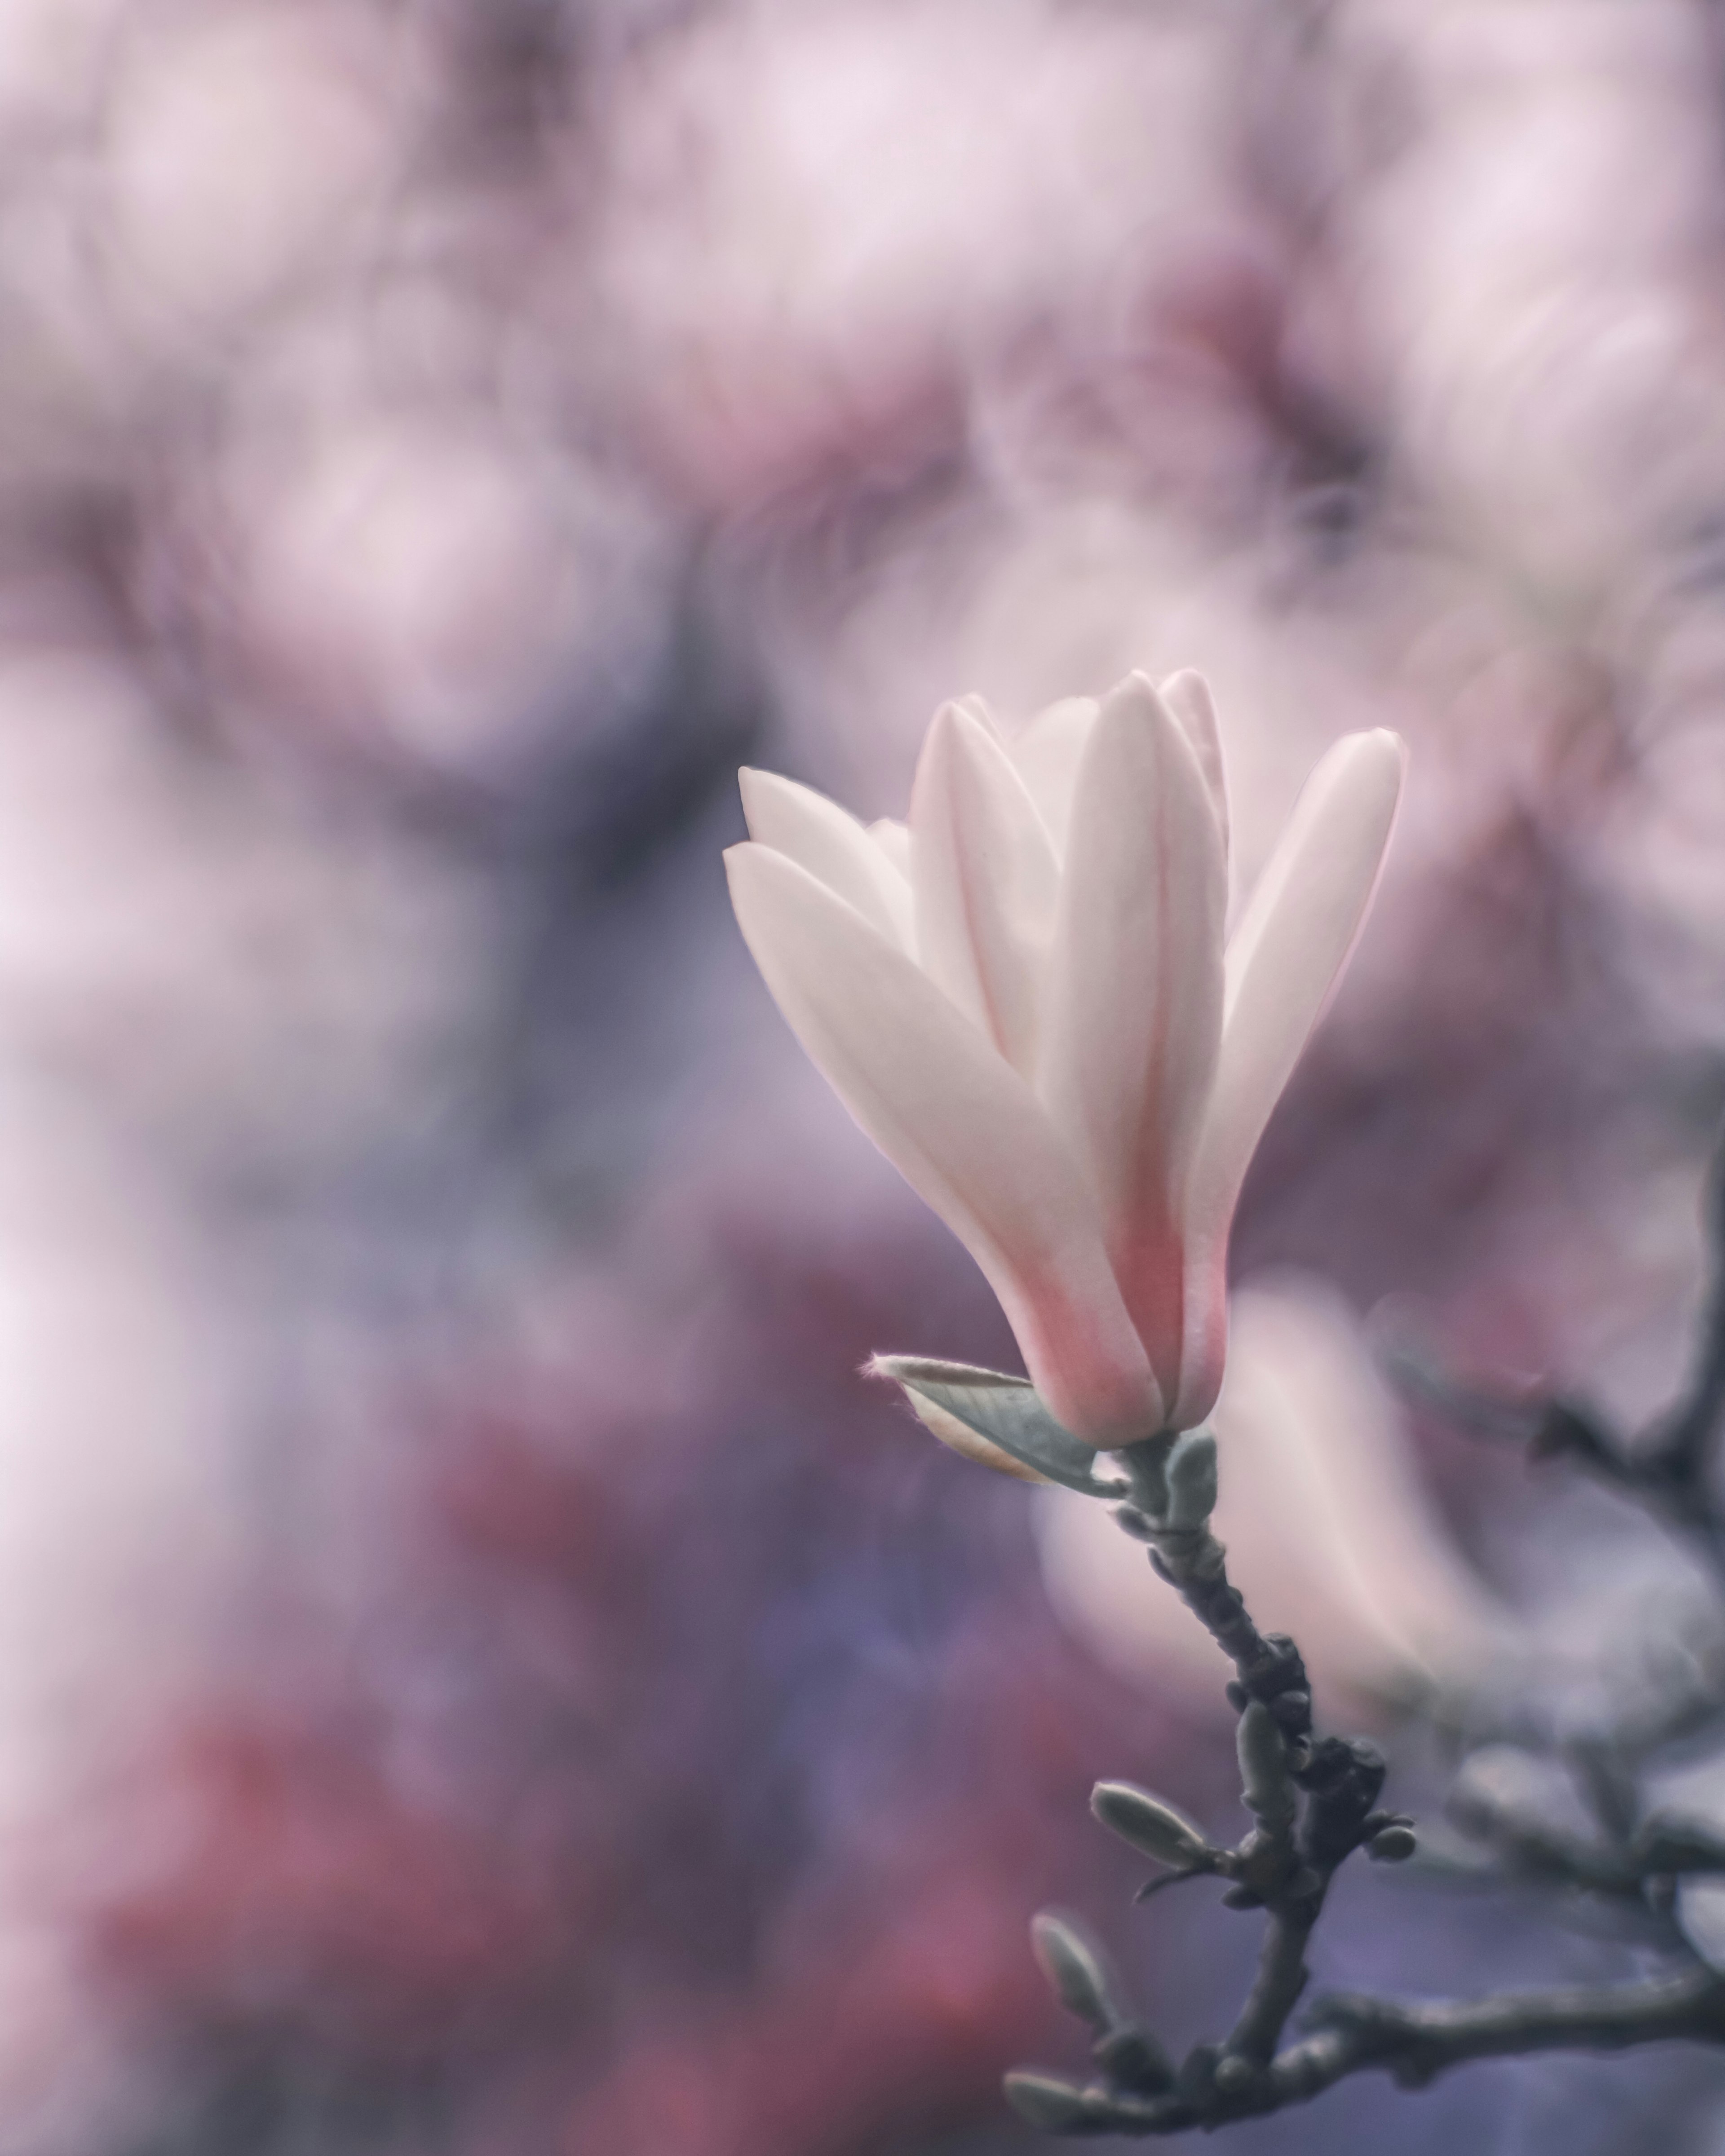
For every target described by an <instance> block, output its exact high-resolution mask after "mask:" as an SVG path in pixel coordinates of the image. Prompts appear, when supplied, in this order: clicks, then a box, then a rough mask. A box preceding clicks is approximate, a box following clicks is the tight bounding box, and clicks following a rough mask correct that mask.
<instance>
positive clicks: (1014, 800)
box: [911, 704, 1060, 1075]
mask: <svg viewBox="0 0 1725 2156" xmlns="http://www.w3.org/2000/svg"><path fill="white" fill-rule="evenodd" d="M911 888H912V890H913V891H914V892H915V894H916V950H917V956H918V957H919V958H920V959H921V960H922V965H923V968H924V969H925V971H926V972H927V973H929V974H930V976H931V977H932V978H933V979H934V980H936V981H937V982H938V983H940V985H941V987H942V988H944V989H945V990H946V992H947V994H948V995H949V996H951V998H952V1000H953V1002H954V1003H955V1004H957V1006H958V1008H959V1009H960V1010H962V1011H963V1012H965V1013H966V1014H968V1016H969V1017H971V1018H972V1019H974V1020H975V1022H976V1023H977V1024H978V1025H979V1026H980V1027H981V1028H982V1029H983V1031H984V1032H985V1033H986V1034H988V1038H989V1039H991V1040H992V1041H993V1043H994V1045H995V1046H996V1047H997V1048H999V1050H1000V1052H1001V1053H1002V1055H1004V1056H1005V1057H1006V1059H1007V1060H1008V1061H1009V1063H1011V1064H1012V1065H1013V1066H1014V1068H1015V1069H1016V1070H1020V1071H1023V1072H1024V1073H1026V1074H1027V1075H1028V1073H1029V1071H1030V1070H1032V1069H1033V1068H1034V1062H1035V1055H1036V1020H1037V1004H1038V1001H1039V997H1040V987H1041V977H1042V973H1043V970H1044V967H1045V963H1046V957H1047V951H1048V945H1049V942H1050V937H1052V935H1053V932H1054V917H1055V901H1056V899H1057V896H1058V895H1059V889H1060V870H1059V868H1058V866H1057V865H1056V864H1055V855H1054V849H1053V847H1052V846H1051V845H1050V843H1049V838H1048V833H1047V832H1046V831H1045V829H1044V828H1043V824H1042V819H1041V818H1040V816H1039V815H1038V814H1037V813H1036V808H1035V804H1034V803H1033V802H1032V800H1031V798H1030V796H1029V793H1027V792H1026V791H1025V788H1024V781H1023V780H1022V779H1021V778H1019V775H1018V773H1017V772H1016V771H1014V768H1013V766H1012V762H1011V760H1010V758H1009V757H1008V756H1007V753H1006V752H1005V750H1004V748H1002V747H1001V746H1000V744H999V742H998V741H997V740H996V739H995V737H994V736H993V734H992V733H991V732H989V731H988V728H987V727H986V726H983V723H982V722H981V721H980V720H978V718H977V716H976V715H975V713H974V712H973V711H968V710H967V709H966V708H965V707H964V706H962V705H957V704H947V705H946V706H943V707H942V709H941V710H940V711H938V712H937V713H936V715H935V721H934V724H933V725H932V726H931V727H930V728H929V731H928V739H927V742H926V743H925V744H924V746H923V750H922V760H921V761H920V762H919V763H918V764H917V766H916V785H915V787H914V788H913V789H912V791H911Z"/></svg>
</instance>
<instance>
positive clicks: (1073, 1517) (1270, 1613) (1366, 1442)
mask: <svg viewBox="0 0 1725 2156" xmlns="http://www.w3.org/2000/svg"><path fill="white" fill-rule="evenodd" d="M1233 1332H1234V1337H1233V1341H1232V1344H1231V1346H1230V1351H1229V1356H1228V1376H1227V1380H1226V1382H1225V1383H1224V1385H1223V1387H1222V1393H1221V1398H1220V1399H1219V1400H1218V1401H1217V1403H1216V1409H1215V1416H1214V1424H1213V1427H1214V1430H1215V1434H1216V1442H1217V1445H1218V1446H1219V1449H1220V1450H1221V1451H1222V1453H1223V1454H1224V1457H1225V1459H1226V1460H1227V1463H1228V1468H1229V1472H1228V1473H1227V1474H1226V1475H1224V1476H1223V1478H1222V1484H1221V1491H1220V1495H1219V1498H1218V1501H1217V1504H1216V1509H1215V1514H1214V1522H1213V1525H1214V1532H1215V1533H1216V1534H1217V1535H1218V1536H1219V1537H1220V1538H1221V1539H1222V1541H1223V1542H1224V1543H1225V1544H1226V1545H1227V1549H1228V1569H1229V1575H1230V1578H1232V1580H1233V1582H1234V1584H1235V1586H1236V1587H1238V1588H1239V1589H1240V1592H1241V1593H1242V1594H1244V1595H1245V1599H1246V1604H1247V1606H1248V1608H1249V1609H1250V1610H1251V1611H1252V1613H1253V1614H1254V1616H1255V1618H1256V1619H1257V1621H1258V1623H1259V1624H1260V1626H1262V1627H1263V1628H1264V1629H1265V1630H1274V1631H1284V1632H1288V1633H1291V1634H1292V1635H1293V1636H1294V1638H1296V1640H1298V1641H1299V1643H1300V1648H1301V1653H1302V1654H1303V1655H1304V1656H1305V1659H1306V1663H1307V1668H1308V1669H1309V1670H1310V1671H1311V1673H1312V1676H1313V1677H1314V1678H1315V1679H1316V1681H1317V1683H1318V1684H1319V1685H1320V1686H1322V1690H1323V1691H1324V1694H1325V1697H1327V1698H1328V1699H1329V1700H1330V1701H1331V1702H1332V1704H1337V1705H1338V1706H1339V1707H1344V1708H1345V1710H1346V1712H1348V1714H1349V1715H1351V1716H1356V1717H1362V1718H1363V1719H1365V1720H1367V1721H1373V1722H1381V1721H1382V1720H1383V1719H1384V1713H1385V1712H1386V1710H1387V1709H1390V1708H1394V1707H1406V1706H1407V1705H1409V1703H1410V1702H1411V1701H1413V1700H1414V1699H1415V1698H1417V1697H1421V1696H1423V1695H1426V1694H1429V1693H1430V1692H1431V1691H1437V1692H1439V1693H1441V1694H1451V1695H1454V1694H1465V1693H1466V1691H1469V1690H1470V1689H1471V1686H1473V1685H1474V1683H1475V1682H1476V1681H1477V1680H1478V1679H1479V1677H1480V1676H1481V1674H1482V1673H1483V1672H1485V1671H1487V1670H1488V1669H1489V1668H1491V1666H1492V1665H1493V1664H1494V1663H1500V1662H1502V1661H1503V1659H1504V1658H1505V1657H1506V1656H1512V1655H1514V1654H1515V1653H1516V1652H1517V1650H1518V1649H1519V1646H1520V1644H1521V1640H1522V1633H1521V1628H1520V1625H1518V1623H1517V1620H1515V1619H1514V1618H1513V1617H1512V1614H1510V1612H1509V1611H1508V1610H1507V1609H1505V1608H1504V1607H1503V1606H1502V1604H1500V1603H1499V1602H1497V1599H1495V1597H1494V1596H1493V1595H1492V1594H1491V1593H1490V1591H1489V1590H1488V1589H1487V1588H1486V1585H1485V1584H1484V1582H1483V1581H1482V1580H1481V1579H1480V1578H1479V1577H1478V1576H1477V1574H1476V1573H1475V1572H1474V1571H1473V1570H1472V1568H1471V1567H1470V1566H1469V1565H1468V1564H1467V1563H1466V1561H1465V1559H1464V1558H1462V1556H1461V1553H1460V1552H1459V1551H1458V1550H1457V1548H1456V1547H1455V1542H1454V1540H1453V1538H1452V1537H1451V1536H1450V1533H1449V1532H1448V1531H1447V1529H1446V1528H1445V1524H1444V1522H1443V1521H1442V1519H1441V1518H1440V1516H1439V1513H1438V1511H1437V1508H1436V1507H1435V1505H1434V1504H1433V1503H1432V1501H1431V1500H1430V1497H1429V1496H1427V1494H1426V1492H1425V1488H1424V1486H1423V1485H1422V1484H1421V1481H1420V1475H1419V1471H1418V1469H1417V1466H1416V1464H1415V1461H1414V1457H1413V1453H1412V1448H1411V1446H1410V1445H1409V1439H1408V1435H1407V1429H1406V1424H1405V1421H1404V1418H1403V1416H1402V1414H1401V1413H1400V1411H1399V1408H1398V1406H1397V1404H1396V1402H1395V1400H1394V1398H1393V1397H1392V1395H1391V1394H1390V1393H1389V1390H1388V1389H1387V1388H1386V1387H1385V1385H1384V1382H1383V1380H1382V1379H1381V1378H1379V1377H1378V1373H1377V1370H1376V1368H1375V1367H1374V1365H1373V1359H1372V1356H1371V1353H1370V1352H1369V1349H1368V1344H1367V1342H1366V1341H1365V1339H1364V1338H1363V1337H1362V1334H1361V1330H1360V1327H1359V1324H1358V1320H1357V1319H1356V1318H1355V1317H1354V1316H1353V1313H1352V1312H1351V1311H1350V1310H1349V1309H1348V1306H1347V1305H1346V1304H1345V1303H1344V1302H1343V1301H1342V1299H1341V1297H1340V1296H1338V1295H1337V1294H1336V1293H1335V1292H1334V1291H1333V1290H1332V1289H1329V1288H1327V1287H1325V1286H1322V1284H1321V1283H1319V1282H1317V1281H1312V1280H1308V1279H1305V1278H1301V1277H1299V1276H1287V1277H1285V1278H1283V1279H1281V1280H1278V1281H1275V1282H1273V1283H1270V1284H1260V1283H1254V1284H1253V1285H1251V1286H1247V1287H1245V1288H1242V1289H1241V1290H1240V1291H1239V1293H1238V1294H1237V1295H1236V1296H1235V1297H1234V1307H1233ZM1036 1522H1037V1537H1038V1540H1039V1542H1040V1545H1041V1552H1042V1569H1043V1577H1044V1579H1045V1583H1046V1584H1047V1587H1048V1591H1049V1597H1050V1600H1051V1601H1052V1602H1053V1604H1054V1605H1055V1610H1056V1611H1057V1613H1058V1614H1059V1615H1060V1618H1061V1620H1063V1622H1064V1623H1065V1625H1067V1627H1068V1628H1069V1630H1071V1631H1072V1632H1073V1633H1074V1634H1075V1635H1076V1636H1077V1637H1078V1638H1079V1639H1080V1640H1083V1641H1084V1643H1085V1644H1086V1645H1087V1646H1089V1647H1090V1648H1091V1650H1092V1651H1093V1652H1094V1653H1095V1654H1096V1656H1097V1657H1098V1659H1099V1660H1101V1661H1104V1662H1106V1664H1108V1666H1110V1667H1111V1668H1112V1669H1114V1670H1116V1671H1118V1672H1119V1674H1120V1675H1122V1676H1125V1677H1127V1679H1129V1680H1131V1681H1134V1682H1142V1683H1145V1684H1150V1685H1154V1686H1157V1687H1158V1688H1159V1689H1161V1690H1163V1691H1166V1690H1167V1689H1168V1688H1169V1687H1170V1686H1172V1687H1173V1688H1175V1689H1177V1690H1178V1691H1180V1692H1181V1693H1182V1694H1187V1693H1189V1694H1190V1695H1191V1697H1192V1699H1193V1700H1194V1702H1199V1701H1201V1702H1204V1703H1205V1704H1206V1705H1209V1704H1214V1703H1216V1702H1219V1699H1220V1697H1221V1683H1222V1680H1223V1679H1224V1677H1226V1676H1228V1675H1229V1666H1228V1662H1227V1658H1226V1656H1225V1655H1224V1654H1223V1652H1222V1650H1221V1649H1220V1648H1219V1646H1217V1645H1216V1644H1215V1642H1214V1640H1212V1639H1211V1638H1210V1636H1209V1633H1208V1632H1206V1631H1205V1630H1204V1628H1203V1627H1202V1626H1201V1625H1194V1623H1193V1622H1192V1619H1191V1615H1190V1614H1189V1611H1187V1610H1186V1609H1184V1608H1183V1606H1182V1605H1181V1604H1180V1602H1179V1601H1178V1599H1177V1598H1176V1597H1175V1596H1173V1595H1172V1594H1169V1593H1168V1589H1167V1588H1166V1587H1164V1586H1163V1584H1162V1583H1161V1581H1159V1580H1158V1578H1156V1576H1155V1574H1154V1573H1153V1572H1152V1571H1151V1569H1150V1567H1149V1566H1148V1565H1147V1563H1145V1562H1144V1552H1143V1549H1142V1547H1141V1546H1140V1545H1139V1544H1137V1543H1134V1542H1132V1541H1131V1540H1129V1539H1128V1537H1126V1536H1125V1535H1122V1533H1121V1532H1120V1531H1119V1530H1118V1528H1117V1527H1116V1526H1115V1524H1114V1522H1113V1520H1112V1519H1111V1517H1110V1516H1109V1513H1108V1512H1107V1509H1106V1507H1104V1506H1101V1505H1099V1504H1098V1503H1096V1501H1095V1499H1094V1498H1090V1497H1083V1496H1075V1495H1073V1494H1071V1493H1070V1492H1069V1491H1065V1490H1060V1489H1055V1488H1050V1489H1048V1490H1046V1491H1043V1492H1042V1493H1041V1494H1040V1500H1039V1504H1038V1508H1037V1514H1036Z"/></svg>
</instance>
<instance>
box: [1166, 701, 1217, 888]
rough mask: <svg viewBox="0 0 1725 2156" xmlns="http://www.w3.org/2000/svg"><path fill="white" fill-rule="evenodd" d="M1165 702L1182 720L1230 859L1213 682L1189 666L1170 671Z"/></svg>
mask: <svg viewBox="0 0 1725 2156" xmlns="http://www.w3.org/2000/svg"><path fill="white" fill-rule="evenodd" d="M1162 701H1163V703H1164V704H1166V705H1167V706H1168V709H1169V710H1170V711H1172V712H1173V715H1174V716H1175V717H1176V718H1177V719H1178V721H1179V722H1180V729H1181V731H1182V732H1183V733H1184V735H1185V737H1186V738H1187V740H1188V741H1189V742H1191V744H1192V752H1193V754H1194V756H1196V757H1197V758H1198V767H1199V770H1200V771H1201V772H1202V773H1204V784H1205V785H1206V786H1207V787H1208V788H1209V796H1210V805H1211V807H1212V808H1214V810H1215V812H1216V828H1217V829H1218V830H1219V832H1220V833H1221V834H1222V858H1223V860H1224V861H1225V860H1227V858H1228V780H1227V776H1226V774H1225V773H1224V770H1223V767H1222V734H1221V729H1220V728H1219V726H1217V724H1216V703H1215V699H1214V697H1213V696H1211V694H1210V685H1209V682H1208V681H1206V680H1204V676H1203V675H1202V674H1197V673H1194V671H1193V670H1192V669H1191V668H1190V667H1187V668H1185V669H1183V670H1182V671H1181V672H1180V673H1178V674H1170V675H1168V679H1167V680H1166V681H1164V682H1163V685H1162Z"/></svg>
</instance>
